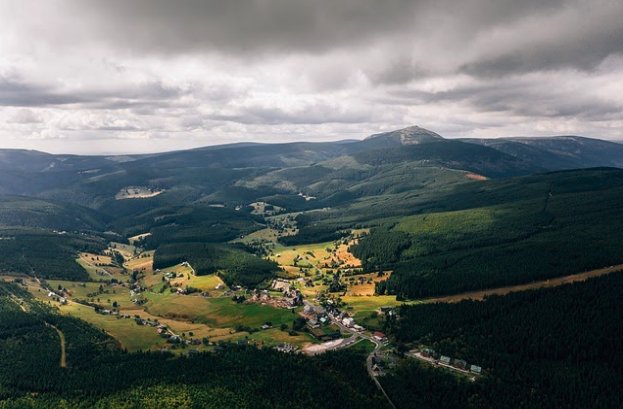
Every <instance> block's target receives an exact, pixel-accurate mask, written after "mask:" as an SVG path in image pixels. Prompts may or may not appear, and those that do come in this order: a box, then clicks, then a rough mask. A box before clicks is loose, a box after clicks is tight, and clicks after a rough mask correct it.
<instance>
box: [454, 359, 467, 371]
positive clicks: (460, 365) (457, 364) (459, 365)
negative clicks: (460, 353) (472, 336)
mask: <svg viewBox="0 0 623 409" xmlns="http://www.w3.org/2000/svg"><path fill="white" fill-rule="evenodd" d="M454 366H455V367H456V368H459V369H465V368H467V362H465V361H464V360H462V359H455V360H454Z"/></svg>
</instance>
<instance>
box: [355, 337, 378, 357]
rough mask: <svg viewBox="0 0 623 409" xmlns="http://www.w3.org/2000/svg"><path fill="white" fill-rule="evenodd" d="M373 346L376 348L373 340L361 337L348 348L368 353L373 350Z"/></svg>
mask: <svg viewBox="0 0 623 409" xmlns="http://www.w3.org/2000/svg"><path fill="white" fill-rule="evenodd" d="M374 348H376V344H375V343H374V342H372V341H368V340H367V339H362V340H361V341H359V342H357V343H355V344H353V346H351V347H350V350H352V351H355V352H360V353H361V354H364V355H368V354H370V353H371V352H372V351H374Z"/></svg>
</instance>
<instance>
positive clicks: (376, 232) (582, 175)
mask: <svg viewBox="0 0 623 409" xmlns="http://www.w3.org/2000/svg"><path fill="white" fill-rule="evenodd" d="M622 182H623V172H621V171H619V170H587V171H574V172H561V173H553V174H547V175H542V176H533V177H528V178H525V179H519V180H515V181H513V183H512V184H511V183H508V182H501V183H499V182H490V183H489V182H487V183H484V184H481V185H480V186H478V187H477V188H476V189H473V190H471V191H470V190H468V189H464V190H463V192H462V194H461V196H460V198H459V196H458V195H456V196H454V197H449V198H447V199H446V201H443V199H441V198H440V199H441V201H440V205H441V206H444V205H445V206H447V207H448V208H454V209H461V210H451V211H445V212H431V213H422V214H420V215H416V216H410V217H404V218H400V219H396V220H394V221H392V222H391V223H390V224H388V225H387V226H386V227H384V228H377V229H373V230H372V232H371V234H370V236H369V237H367V238H364V239H363V240H361V242H360V244H359V245H358V246H356V247H354V248H353V251H354V253H355V254H356V255H357V256H359V257H360V258H362V260H363V263H364V268H365V269H366V270H368V271H374V270H377V269H382V268H386V269H387V268H391V269H393V270H394V274H392V276H391V278H390V279H389V280H388V281H386V282H382V283H379V284H378V288H377V290H378V293H380V294H384V293H388V294H399V295H401V296H403V297H408V298H418V297H426V296H431V295H440V294H452V293H456V292H461V291H468V290H474V289H480V288H490V287H496V286H504V285H509V284H517V283H522V282H529V281H533V280H538V279H545V278H550V277H555V276H560V275H565V274H572V273H576V272H582V271H586V270H590V269H594V268H600V267H605V266H608V265H612V264H619V263H622V262H623V254H621V252H620V248H621V247H622V246H623V235H621V231H622V230H621V229H622V228H623V225H622V223H623V219H621V217H620V214H621V212H622V211H623V208H622V206H623V205H622V203H623V200H622V199H623V188H622V187H621V186H623V183H622ZM570 238H573V240H571V239H570Z"/></svg>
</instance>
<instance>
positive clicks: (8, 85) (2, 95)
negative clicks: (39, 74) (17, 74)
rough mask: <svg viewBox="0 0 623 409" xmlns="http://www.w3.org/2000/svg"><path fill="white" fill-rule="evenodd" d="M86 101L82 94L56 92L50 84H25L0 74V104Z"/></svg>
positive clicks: (20, 105) (39, 104)
mask: <svg viewBox="0 0 623 409" xmlns="http://www.w3.org/2000/svg"><path fill="white" fill-rule="evenodd" d="M79 102H87V100H86V99H84V98H83V97H82V96H78V95H67V94H63V93H58V92H57V91H55V90H54V89H53V88H52V87H50V86H44V85H34V84H27V83H24V82H21V81H18V80H15V79H12V78H5V77H2V76H0V106H16V107H42V106H51V105H67V104H75V103H79Z"/></svg>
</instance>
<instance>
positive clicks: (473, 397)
mask: <svg viewBox="0 0 623 409" xmlns="http://www.w3.org/2000/svg"><path fill="white" fill-rule="evenodd" d="M622 294H623V273H622V272H618V273H612V274H611V275H609V276H604V277H600V278H595V279H591V280H589V281H587V282H582V283H576V284H572V285H567V286H562V287H557V288H554V289H547V290H537V291H529V292H522V293H514V294H509V295H507V296H503V297H491V298H489V299H487V300H486V301H484V302H477V301H465V302H461V303H458V304H429V305H418V306H403V307H402V308H401V309H400V319H399V320H398V321H392V322H390V323H389V325H388V328H387V329H388V331H389V332H390V333H391V334H392V336H393V337H395V339H396V340H397V341H399V342H402V343H407V344H411V345H418V344H423V345H426V346H427V347H432V348H433V349H434V350H435V351H436V352H437V353H439V354H443V355H447V356H451V357H454V358H457V359H464V360H466V361H467V362H470V363H475V364H477V365H480V366H482V367H483V370H484V373H485V375H484V376H483V377H481V378H478V380H477V381H476V382H474V383H471V382H468V381H465V380H462V378H456V377H455V376H454V375H449V374H444V373H440V372H439V371H438V370H433V369H430V368H427V367H421V365H420V364H417V363H410V364H406V365H405V366H403V367H401V368H399V370H398V371H397V372H396V373H395V374H394V375H392V376H390V377H388V378H387V379H386V380H384V383H386V384H388V385H389V388H390V390H392V391H393V395H392V396H395V397H396V399H397V404H398V405H399V407H414V408H415V407H447V408H461V407H468V408H481V407H487V408H517V407H526V408H527V407H530V408H552V407H556V408H587V407H593V408H615V407H618V406H619V405H620V403H621V400H620V399H621V394H620V387H621V385H623V369H622V368H623V338H621V334H623V310H622V309H621V308H620V301H621V295H622ZM427 388H430V389H428V390H429V391H431V390H432V392H433V393H431V394H430V395H432V396H433V397H432V398H431V399H432V400H429V399H428V398H429V396H430V395H427V396H426V397H425V396H422V395H419V394H420V393H422V392H423V391H425V390H427ZM440 401H443V403H442V404H440V405H439V406H435V405H434V403H435V402H440Z"/></svg>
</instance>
